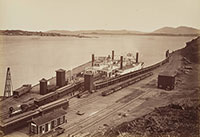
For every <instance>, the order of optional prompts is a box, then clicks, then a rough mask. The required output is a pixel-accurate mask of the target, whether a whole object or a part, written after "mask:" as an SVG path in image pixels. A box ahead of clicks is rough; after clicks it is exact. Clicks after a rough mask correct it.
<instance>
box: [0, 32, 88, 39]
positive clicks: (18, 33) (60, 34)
mask: <svg viewBox="0 0 200 137" xmlns="http://www.w3.org/2000/svg"><path fill="white" fill-rule="evenodd" d="M0 35H8V36H54V37H60V36H66V37H77V38H91V37H89V36H83V35H76V34H71V33H66V34H63V33H59V32H42V31H39V32H36V31H23V30H0Z"/></svg>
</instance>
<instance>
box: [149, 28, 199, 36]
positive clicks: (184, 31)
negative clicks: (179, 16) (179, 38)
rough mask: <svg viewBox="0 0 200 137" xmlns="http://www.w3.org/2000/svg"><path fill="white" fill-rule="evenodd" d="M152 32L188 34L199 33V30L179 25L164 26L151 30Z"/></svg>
mask: <svg viewBox="0 0 200 137" xmlns="http://www.w3.org/2000/svg"><path fill="white" fill-rule="evenodd" d="M152 33H153V34H174V35H189V34H200V30H198V29H195V28H192V27H185V26H180V27H177V28H173V27H164V28H160V29H158V30H155V31H154V32H152Z"/></svg>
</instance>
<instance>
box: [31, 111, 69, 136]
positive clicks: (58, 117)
mask: <svg viewBox="0 0 200 137" xmlns="http://www.w3.org/2000/svg"><path fill="white" fill-rule="evenodd" d="M65 115H66V111H64V110H63V109H59V110H56V111H53V112H51V113H47V114H44V115H42V116H40V117H37V118H35V119H33V120H32V121H31V122H30V125H29V130H30V134H36V135H42V134H46V133H48V132H50V131H52V130H53V129H55V128H56V127H58V126H60V125H62V124H64V123H66V121H67V120H66V116H65Z"/></svg>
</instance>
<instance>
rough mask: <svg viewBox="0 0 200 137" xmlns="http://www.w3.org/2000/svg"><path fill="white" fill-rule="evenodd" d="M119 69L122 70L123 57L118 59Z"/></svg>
mask: <svg viewBox="0 0 200 137" xmlns="http://www.w3.org/2000/svg"><path fill="white" fill-rule="evenodd" d="M120 69H123V56H121V57H120Z"/></svg>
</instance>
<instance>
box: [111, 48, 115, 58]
mask: <svg viewBox="0 0 200 137" xmlns="http://www.w3.org/2000/svg"><path fill="white" fill-rule="evenodd" d="M114 56H115V51H114V50H112V60H114Z"/></svg>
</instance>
